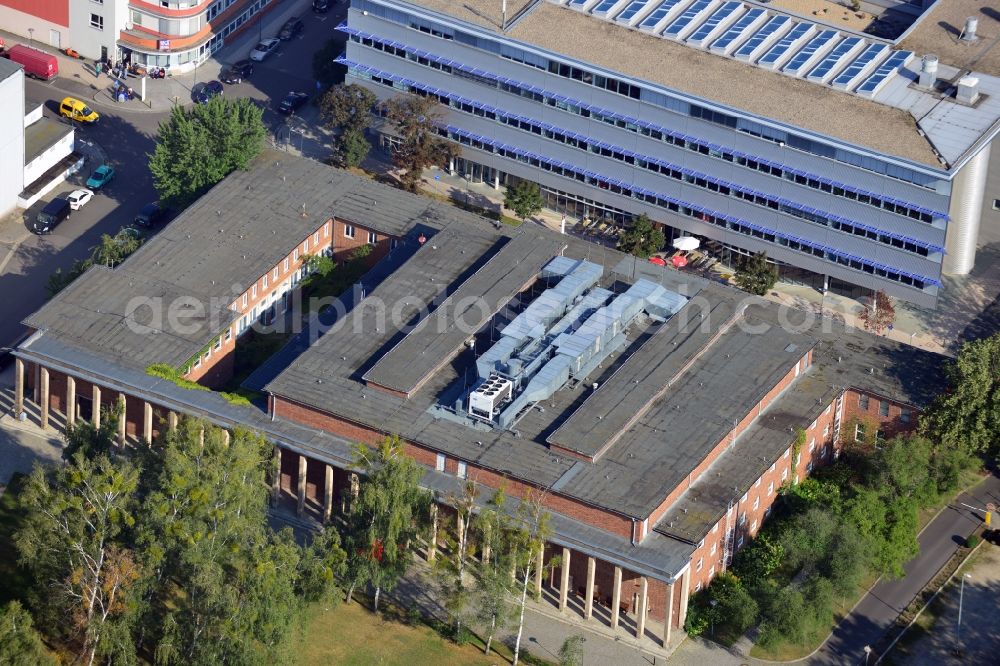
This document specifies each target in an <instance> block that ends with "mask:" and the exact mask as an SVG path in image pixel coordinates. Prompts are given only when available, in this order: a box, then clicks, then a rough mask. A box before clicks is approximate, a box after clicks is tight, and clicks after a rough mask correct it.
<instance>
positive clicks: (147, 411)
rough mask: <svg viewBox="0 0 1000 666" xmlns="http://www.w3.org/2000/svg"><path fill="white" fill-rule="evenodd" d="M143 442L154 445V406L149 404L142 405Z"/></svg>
mask: <svg viewBox="0 0 1000 666" xmlns="http://www.w3.org/2000/svg"><path fill="white" fill-rule="evenodd" d="M142 441H144V442H146V446H152V445H153V406H152V405H151V404H149V403H148V402H143V403H142Z"/></svg>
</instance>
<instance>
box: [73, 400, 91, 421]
mask: <svg viewBox="0 0 1000 666" xmlns="http://www.w3.org/2000/svg"><path fill="white" fill-rule="evenodd" d="M93 419H94V401H93V400H91V399H90V398H84V397H83V396H79V395H78V396H77V397H76V420H77V421H93Z"/></svg>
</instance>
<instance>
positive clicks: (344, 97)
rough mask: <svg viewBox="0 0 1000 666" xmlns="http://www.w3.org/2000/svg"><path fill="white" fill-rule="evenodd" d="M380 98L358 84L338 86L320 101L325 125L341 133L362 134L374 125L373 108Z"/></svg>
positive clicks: (320, 109)
mask: <svg viewBox="0 0 1000 666" xmlns="http://www.w3.org/2000/svg"><path fill="white" fill-rule="evenodd" d="M376 102H378V98H377V97H376V96H375V93H373V92H372V91H370V90H368V89H367V88H365V87H364V86H360V85H358V84H357V83H348V84H341V85H336V86H333V87H332V88H330V89H329V90H328V91H326V93H325V94H324V95H323V96H322V97H321V98H320V100H319V113H320V117H322V118H323V124H325V125H326V126H327V127H329V128H330V129H333V130H337V131H338V132H341V133H347V132H361V133H362V136H363V133H364V131H365V130H366V129H368V128H369V127H370V126H371V124H372V116H371V112H372V108H373V107H374V106H375V103H376Z"/></svg>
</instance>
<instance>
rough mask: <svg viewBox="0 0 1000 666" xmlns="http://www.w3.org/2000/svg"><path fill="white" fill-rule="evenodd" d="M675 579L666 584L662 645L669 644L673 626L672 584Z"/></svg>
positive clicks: (674, 583)
mask: <svg viewBox="0 0 1000 666" xmlns="http://www.w3.org/2000/svg"><path fill="white" fill-rule="evenodd" d="M675 585H677V581H676V580H675V581H674V582H672V583H670V584H669V585H667V590H668V592H667V611H666V621H665V622H664V623H663V647H667V646H668V645H670V632H671V631H673V628H674V586H675Z"/></svg>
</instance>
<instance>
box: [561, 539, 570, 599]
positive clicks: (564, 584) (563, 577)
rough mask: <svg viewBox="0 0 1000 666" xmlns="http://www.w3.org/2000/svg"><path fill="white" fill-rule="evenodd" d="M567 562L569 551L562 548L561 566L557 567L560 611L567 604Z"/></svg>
mask: <svg viewBox="0 0 1000 666" xmlns="http://www.w3.org/2000/svg"><path fill="white" fill-rule="evenodd" d="M569 560H570V549H569V548H566V547H563V552H562V564H560V565H559V569H560V572H559V573H560V576H559V579H560V580H559V610H561V611H564V610H566V605H567V603H568V602H569Z"/></svg>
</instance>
